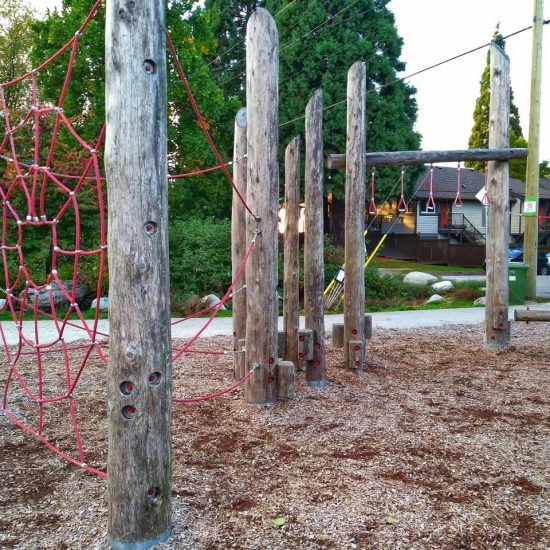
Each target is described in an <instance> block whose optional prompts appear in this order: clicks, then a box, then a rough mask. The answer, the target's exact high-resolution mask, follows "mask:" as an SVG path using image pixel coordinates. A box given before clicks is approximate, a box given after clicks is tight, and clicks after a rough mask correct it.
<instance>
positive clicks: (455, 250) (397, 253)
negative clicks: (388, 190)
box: [367, 234, 485, 267]
mask: <svg viewBox="0 0 550 550" xmlns="http://www.w3.org/2000/svg"><path fill="white" fill-rule="evenodd" d="M380 238H381V236H380V235H379V234H378V235H377V234H371V235H369V237H368V240H369V242H368V245H367V249H368V251H369V252H371V251H372V250H374V248H375V247H376V245H377V244H378V242H379V241H380ZM380 256H384V257H386V258H394V259H399V260H414V261H417V262H419V263H425V264H441V265H457V266H461V267H481V266H483V261H484V260H485V246H484V245H476V244H452V243H449V242H448V241H447V240H443V239H433V240H425V239H420V238H419V237H418V235H388V236H387V237H386V240H385V242H384V245H383V247H382V250H381V251H380Z"/></svg>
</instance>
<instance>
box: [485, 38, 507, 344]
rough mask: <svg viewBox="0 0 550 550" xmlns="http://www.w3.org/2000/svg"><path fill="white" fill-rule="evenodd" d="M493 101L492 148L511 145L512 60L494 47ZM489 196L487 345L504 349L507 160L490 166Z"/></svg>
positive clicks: (492, 51) (491, 115)
mask: <svg viewBox="0 0 550 550" xmlns="http://www.w3.org/2000/svg"><path fill="white" fill-rule="evenodd" d="M490 71H491V101H490V105H489V147H505V146H506V145H507V144H508V125H509V118H510V60H509V59H508V56H507V55H506V54H505V53H504V52H503V51H502V50H501V48H499V47H498V46H497V45H496V44H494V43H493V44H491V65H490ZM487 179H488V183H487V187H488V189H487V193H488V197H489V202H490V204H489V213H488V216H487V235H486V239H487V240H486V243H487V244H486V246H487V253H486V258H487V291H486V301H485V345H486V346H487V347H504V346H507V345H508V343H509V341H510V323H509V321H508V240H509V237H508V235H509V225H510V215H509V214H510V212H509V210H510V206H509V175H508V162H507V161H491V162H489V165H488V178H487Z"/></svg>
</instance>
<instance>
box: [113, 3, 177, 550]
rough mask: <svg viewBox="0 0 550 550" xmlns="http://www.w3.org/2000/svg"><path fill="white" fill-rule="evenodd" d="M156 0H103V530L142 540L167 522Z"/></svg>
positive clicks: (165, 289) (160, 27)
mask: <svg viewBox="0 0 550 550" xmlns="http://www.w3.org/2000/svg"><path fill="white" fill-rule="evenodd" d="M164 31H165V2H164V0H150V1H149V2H135V3H134V2H123V1H121V0H108V2H107V16H106V27H105V62H106V92H105V104H106V121H107V135H106V143H105V168H106V174H107V181H108V198H109V220H108V221H109V223H108V226H109V230H108V245H109V274H110V281H111V284H110V289H109V300H110V307H109V311H110V319H109V321H110V335H109V369H108V371H107V399H108V426H109V447H108V448H109V454H108V460H107V471H108V482H107V489H108V499H109V518H108V537H109V543H110V545H111V547H112V548H115V549H130V548H148V547H150V546H152V545H155V544H159V543H161V542H162V541H164V540H166V539H168V537H169V535H170V525H171V517H170V516H171V474H172V466H171V464H172V456H171V414H172V373H171V370H172V369H171V347H170V288H169V287H170V283H169V268H168V231H167V219H168V216H167V212H168V201H167V195H168V194H167V162H166V150H167V146H166V107H167V100H166V43H165V34H164Z"/></svg>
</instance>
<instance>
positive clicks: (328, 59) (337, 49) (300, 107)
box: [205, 0, 420, 198]
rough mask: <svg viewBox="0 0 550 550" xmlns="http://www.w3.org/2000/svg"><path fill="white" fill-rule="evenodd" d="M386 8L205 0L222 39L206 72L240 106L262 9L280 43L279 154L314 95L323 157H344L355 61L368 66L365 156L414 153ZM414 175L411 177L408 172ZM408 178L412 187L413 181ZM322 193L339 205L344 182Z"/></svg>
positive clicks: (392, 175) (378, 3) (386, 183)
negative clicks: (321, 109)
mask: <svg viewBox="0 0 550 550" xmlns="http://www.w3.org/2000/svg"><path fill="white" fill-rule="evenodd" d="M388 3H389V0H360V1H356V2H351V3H350V2H349V1H346V0H331V1H329V2H323V3H321V2H318V1H317V0H305V1H303V2H291V1H289V0H261V1H257V2H254V1H246V0H243V1H241V2H238V1H231V2H221V1H219V0H207V1H206V4H205V5H206V7H207V9H210V10H215V9H216V10H217V12H216V13H217V14H218V16H217V18H216V17H214V16H213V21H214V22H216V25H217V26H216V27H215V33H216V35H218V36H220V37H221V38H220V40H219V50H220V52H219V53H218V55H219V56H220V61H218V58H216V57H213V58H212V59H213V60H212V65H213V66H214V65H216V64H218V66H221V67H223V68H224V72H223V73H217V74H219V76H217V80H218V82H220V85H221V86H222V87H223V88H224V93H225V94H226V95H227V94H235V95H237V96H238V97H239V98H240V99H241V101H242V102H244V80H245V74H244V70H245V66H244V57H245V52H244V38H245V32H246V20H247V18H248V17H249V15H250V12H251V11H252V10H253V9H254V8H256V7H258V6H260V7H265V8H267V9H268V10H269V11H270V12H271V13H272V14H274V16H275V20H276V22H277V25H278V28H279V40H280V83H281V86H280V122H281V129H280V132H281V133H280V141H281V149H284V147H285V146H286V143H288V141H289V140H290V139H291V137H292V136H294V135H296V134H297V133H302V131H303V115H304V111H305V106H306V104H307V102H308V100H309V98H310V97H311V95H312V94H313V92H314V91H315V89H317V88H322V89H323V99H324V104H325V107H329V106H330V105H332V104H334V103H339V102H341V101H342V102H343V103H341V104H339V105H337V106H334V107H330V110H328V109H327V113H326V115H325V121H324V142H325V143H324V145H325V151H326V152H327V153H333V152H343V151H344V148H345V128H346V107H345V98H346V80H347V71H348V69H349V67H350V66H351V65H352V64H353V63H354V62H355V61H358V60H363V61H365V62H366V64H367V67H368V69H367V78H368V80H367V89H368V96H367V112H368V125H367V147H368V149H369V150H371V151H372V150H400V149H418V147H419V144H420V136H419V135H418V134H417V133H416V132H415V131H414V130H413V126H414V122H415V120H416V112H417V106H416V101H415V99H414V97H413V96H414V92H415V90H414V88H412V87H411V86H409V85H407V84H405V83H403V82H401V81H397V73H398V72H400V71H402V70H404V68H405V65H404V63H402V62H401V61H400V60H399V56H400V54H401V47H402V40H401V38H400V37H399V36H398V34H397V30H396V27H395V18H394V16H393V14H392V13H391V11H389V9H388V8H387V7H386V6H387V4H388ZM379 172H380V173H379V177H378V186H377V189H378V195H379V197H385V196H386V194H387V193H388V191H389V190H390V189H391V187H392V186H393V184H394V183H395V181H396V179H397V175H398V171H397V172H396V170H395V169H390V170H380V171H379ZM410 172H412V171H410ZM411 176H412V174H410V176H409V177H410V180H411V181H412V177H411ZM325 188H326V190H327V192H330V191H332V192H333V193H334V194H335V196H337V197H340V198H342V197H343V174H342V173H341V172H339V173H336V172H331V173H328V174H327V178H326V184H325Z"/></svg>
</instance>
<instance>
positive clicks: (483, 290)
mask: <svg viewBox="0 0 550 550" xmlns="http://www.w3.org/2000/svg"><path fill="white" fill-rule="evenodd" d="M486 290H487V287H486V286H482V287H481V288H480V289H479V291H480V292H485V291H486Z"/></svg>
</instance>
